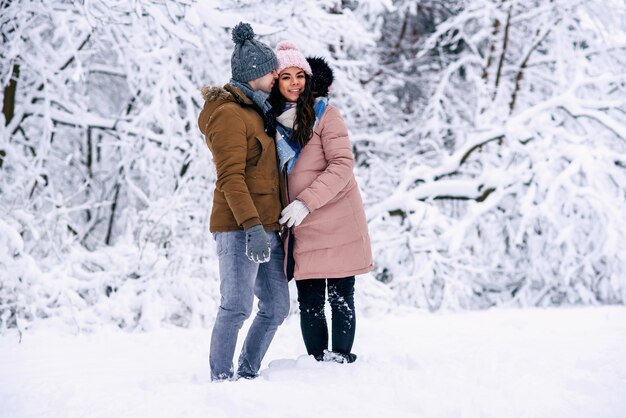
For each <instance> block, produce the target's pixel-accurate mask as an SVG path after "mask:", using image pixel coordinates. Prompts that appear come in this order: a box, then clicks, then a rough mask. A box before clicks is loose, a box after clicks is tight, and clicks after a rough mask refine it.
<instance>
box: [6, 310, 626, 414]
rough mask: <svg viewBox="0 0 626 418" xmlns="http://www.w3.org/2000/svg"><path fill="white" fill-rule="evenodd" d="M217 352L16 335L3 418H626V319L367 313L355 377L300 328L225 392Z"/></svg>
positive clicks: (186, 340) (148, 337) (9, 343)
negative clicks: (213, 361)
mask: <svg viewBox="0 0 626 418" xmlns="http://www.w3.org/2000/svg"><path fill="white" fill-rule="evenodd" d="M247 324H248V323H247ZM246 327H247V325H246V326H245V327H244V330H243V332H245V330H246ZM209 340H210V329H204V328H199V327H197V328H192V329H182V328H158V329H155V330H153V331H149V332H145V333H127V332H124V331H120V330H117V329H113V328H100V329H98V330H97V331H96V332H93V333H91V334H79V335H73V334H72V333H70V332H68V331H67V330H66V329H65V328H61V327H58V326H56V325H55V324H53V323H40V324H39V325H38V326H37V327H33V328H31V329H30V330H29V331H27V332H26V333H25V334H23V335H22V337H21V342H20V341H19V335H18V334H17V332H16V331H15V330H12V332H8V333H6V334H5V335H2V336H1V337H0V352H1V353H2V356H1V357H0V370H2V373H1V374H0V405H2V407H1V408H0V417H12V418H19V417H36V416H46V417H64V418H65V417H144V416H146V417H147V416H149V417H173V416H176V417H211V418H220V417H339V416H341V417H346V418H347V417H364V416H385V417H409V416H410V417H507V416H515V417H550V418H555V417H567V418H571V417H624V416H626V412H625V411H626V356H625V355H624V346H625V344H626V308H624V307H587V308H569V309H563V308H561V309H525V310H505V309H497V310H489V311H478V312H467V313H443V312H440V313H438V314H429V313H425V312H423V311H418V310H406V309H395V310H393V311H390V312H387V313H380V312H377V313H365V314H363V313H362V314H361V315H360V316H359V318H358V325H357V339H356V342H355V346H354V352H355V353H357V354H358V355H359V359H358V360H357V362H356V363H354V364H349V365H341V364H336V363H317V362H315V361H314V360H313V359H312V358H310V357H308V356H306V355H303V353H304V345H303V343H302V340H301V336H300V330H299V322H298V316H297V315H294V316H290V317H289V318H288V320H287V321H286V322H285V324H283V326H281V327H280V328H279V331H278V333H277V334H276V338H275V339H274V342H273V343H272V345H271V347H270V350H269V352H268V354H267V356H266V358H265V360H264V363H263V366H262V370H261V374H260V377H259V378H257V379H255V380H243V379H242V380H238V381H229V382H223V383H211V382H210V381H209V373H208V366H207V356H208V347H209ZM240 343H241V342H240Z"/></svg>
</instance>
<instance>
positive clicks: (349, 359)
mask: <svg viewBox="0 0 626 418" xmlns="http://www.w3.org/2000/svg"><path fill="white" fill-rule="evenodd" d="M356 359H357V356H356V354H354V353H340V352H338V351H325V352H324V361H334V362H335V363H341V364H345V363H354V362H355V361H356Z"/></svg>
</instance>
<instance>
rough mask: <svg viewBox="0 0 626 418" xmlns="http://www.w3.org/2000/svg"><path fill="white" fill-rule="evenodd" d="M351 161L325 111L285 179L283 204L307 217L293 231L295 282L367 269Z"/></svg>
mask: <svg viewBox="0 0 626 418" xmlns="http://www.w3.org/2000/svg"><path fill="white" fill-rule="evenodd" d="M353 167H354V156H353V155H352V145H351V144H350V139H349V138H348V130H347V129H346V125H345V123H344V121H343V118H342V117H341V114H340V113H339V111H338V110H337V109H336V108H334V107H333V106H331V105H329V106H328V108H327V109H326V112H325V113H324V115H323V116H322V118H321V120H320V122H319V124H318V125H317V127H316V128H315V130H314V132H313V136H312V137H311V139H310V141H309V142H308V143H307V144H306V146H305V147H304V148H303V149H302V151H301V153H300V156H299V157H298V161H297V162H296V165H295V166H294V168H293V170H292V171H291V173H289V176H288V179H289V181H288V183H289V199H290V201H292V200H294V199H299V200H301V201H302V202H304V204H305V205H306V206H307V207H308V208H309V210H310V211H311V213H310V214H309V215H308V216H307V217H306V218H304V220H303V221H302V223H301V224H300V225H299V226H297V227H294V229H293V231H294V237H295V244H294V259H295V271H294V277H295V279H296V280H300V279H312V278H340V277H347V276H352V275H357V274H363V273H366V272H368V271H370V270H371V269H372V264H373V263H372V249H371V245H370V238H369V234H368V231H367V220H366V218H365V211H364V210H363V200H362V199H361V193H360V192H359V187H358V185H357V183H356V179H355V177H354V173H353V171H352V170H353Z"/></svg>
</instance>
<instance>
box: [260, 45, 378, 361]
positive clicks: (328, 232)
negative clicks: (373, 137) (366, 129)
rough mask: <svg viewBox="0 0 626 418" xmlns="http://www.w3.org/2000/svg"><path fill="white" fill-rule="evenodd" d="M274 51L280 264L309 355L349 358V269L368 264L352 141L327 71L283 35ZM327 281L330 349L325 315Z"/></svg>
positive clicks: (351, 318)
mask: <svg viewBox="0 0 626 418" xmlns="http://www.w3.org/2000/svg"><path fill="white" fill-rule="evenodd" d="M276 56H277V58H278V68H277V72H278V82H277V83H276V84H275V85H274V89H273V90H272V94H271V96H270V102H271V103H272V107H273V109H275V112H276V113H277V116H276V121H277V125H276V145H277V149H278V155H279V159H280V168H281V170H282V173H283V174H284V175H285V176H286V177H285V180H286V184H287V187H286V192H287V196H286V201H287V203H288V205H287V206H286V207H285V209H283V211H282V213H281V219H280V223H281V224H283V225H285V226H287V227H288V228H290V233H289V234H288V235H287V238H286V243H285V247H286V248H287V254H288V258H289V257H292V263H289V262H287V269H286V270H287V275H288V278H289V279H291V278H292V277H293V278H295V279H296V286H297V288H298V302H299V305H300V326H301V329H302V336H303V338H304V344H305V346H306V349H307V352H308V353H309V354H310V355H313V356H314V357H315V359H316V360H318V361H322V360H333V361H337V362H341V363H352V362H353V361H355V360H356V355H355V354H354V353H352V344H353V342H354V333H355V326H356V315H355V310H354V282H355V275H357V274H363V273H366V272H368V271H370V270H371V269H372V253H371V247H370V240H369V235H368V232H367V221H366V219H365V211H364V210H363V201H362V199H361V194H360V192H359V189H358V185H357V183H356V179H355V177H354V173H353V172H352V170H353V166H354V157H353V155H352V146H351V144H350V140H349V138H348V131H347V129H346V126H345V123H344V121H343V119H342V117H341V115H340V113H339V111H338V110H337V109H336V108H335V107H333V106H332V105H330V104H329V103H328V97H327V93H328V87H329V85H330V83H332V71H331V70H330V68H329V67H328V65H327V64H326V63H325V61H324V60H323V59H319V58H315V59H311V60H310V62H311V63H312V64H314V67H315V68H316V72H315V73H314V72H313V71H312V69H311V65H310V64H309V61H307V60H306V59H305V57H304V56H303V55H302V53H301V52H300V51H299V50H298V49H297V48H296V47H295V46H294V45H293V44H292V43H291V42H287V41H283V42H280V43H279V44H278V45H277V47H276ZM316 74H318V77H317V78H316ZM329 75H330V76H329ZM313 85H314V86H313ZM315 96H318V97H315ZM327 287H328V300H329V302H330V306H331V312H332V351H330V352H329V351H328V326H327V323H326V317H325V315H324V305H325V302H326V301H325V293H326V288H327Z"/></svg>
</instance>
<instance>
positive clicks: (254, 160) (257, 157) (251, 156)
mask: <svg viewBox="0 0 626 418" xmlns="http://www.w3.org/2000/svg"><path fill="white" fill-rule="evenodd" d="M263 148H264V147H263V142H262V141H261V140H260V139H259V138H257V137H254V138H252V140H251V141H248V149H247V154H246V167H256V166H257V165H259V161H261V157H262V156H263Z"/></svg>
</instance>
